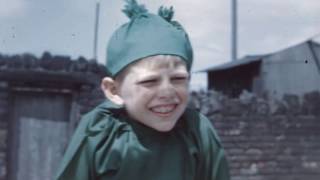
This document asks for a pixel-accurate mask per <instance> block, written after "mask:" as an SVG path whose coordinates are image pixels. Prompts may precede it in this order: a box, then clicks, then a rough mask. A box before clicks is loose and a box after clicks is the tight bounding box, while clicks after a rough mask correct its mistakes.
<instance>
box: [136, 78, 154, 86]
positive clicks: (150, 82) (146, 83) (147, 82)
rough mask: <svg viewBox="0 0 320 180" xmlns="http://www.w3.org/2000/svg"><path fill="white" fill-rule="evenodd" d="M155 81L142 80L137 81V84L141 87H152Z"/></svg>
mask: <svg viewBox="0 0 320 180" xmlns="http://www.w3.org/2000/svg"><path fill="white" fill-rule="evenodd" d="M157 81H158V80H157V79H146V80H142V81H139V82H138V84H141V85H152V84H155V83H157Z"/></svg>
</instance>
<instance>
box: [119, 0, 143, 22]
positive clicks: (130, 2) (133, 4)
mask: <svg viewBox="0 0 320 180" xmlns="http://www.w3.org/2000/svg"><path fill="white" fill-rule="evenodd" d="M125 1H126V3H127V4H126V5H125V7H124V9H123V10H122V12H124V13H125V14H126V15H127V16H128V17H129V18H130V19H133V18H135V17H137V16H139V15H141V14H145V13H147V12H148V10H147V9H146V8H145V6H144V5H143V4H138V3H137V1H136V0H125Z"/></svg>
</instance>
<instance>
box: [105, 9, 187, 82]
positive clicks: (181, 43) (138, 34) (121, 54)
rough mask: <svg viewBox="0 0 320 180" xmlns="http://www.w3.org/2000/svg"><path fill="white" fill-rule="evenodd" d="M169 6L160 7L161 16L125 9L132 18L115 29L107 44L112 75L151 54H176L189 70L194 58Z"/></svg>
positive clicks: (185, 35)
mask: <svg viewBox="0 0 320 180" xmlns="http://www.w3.org/2000/svg"><path fill="white" fill-rule="evenodd" d="M170 10H172V8H171V9H169V10H168V9H163V8H162V7H161V8H160V10H159V14H160V15H161V16H159V15H155V14H151V13H148V12H146V10H145V11H144V10H142V11H139V12H138V13H136V14H135V12H133V13H132V10H131V11H129V12H126V10H124V12H125V13H126V14H127V15H128V14H129V15H128V16H129V17H130V18H131V20H130V22H128V23H126V24H124V25H122V26H121V27H120V28H119V29H117V30H116V31H115V32H114V34H113V35H112V37H111V39H110V41H109V44H108V47H107V63H106V64H107V69H108V71H109V72H110V74H111V76H112V77H115V76H116V75H117V74H118V73H119V72H120V71H121V70H123V69H124V68H125V67H127V66H128V65H129V64H131V63H133V62H135V61H137V60H140V59H142V58H146V57H149V56H154V55H176V56H179V57H181V58H182V59H183V60H184V61H185V62H186V64H187V68H188V70H189V71H190V69H191V65H192V60H193V51H192V47H191V43H190V41H189V38H188V35H187V33H186V32H185V31H184V29H183V28H182V26H181V25H180V24H179V23H178V22H176V21H171V18H172V16H173V11H172V12H170ZM168 12H169V13H168ZM162 16H163V17H162Z"/></svg>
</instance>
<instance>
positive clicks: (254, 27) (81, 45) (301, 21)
mask: <svg viewBox="0 0 320 180" xmlns="http://www.w3.org/2000/svg"><path fill="white" fill-rule="evenodd" d="M138 2H140V3H143V4H145V6H146V7H147V9H149V11H150V12H154V13H156V12H157V8H158V7H159V6H160V5H168V6H170V5H172V6H174V9H175V17H174V19H175V20H178V21H179V22H180V23H181V24H182V25H183V26H184V27H185V29H186V30H187V32H188V33H189V36H190V38H191V41H192V44H193V47H194V53H195V60H194V67H193V70H194V71H197V70H200V69H205V68H208V67H212V66H215V65H218V64H221V63H225V62H228V61H229V60H230V14H231V12H230V3H231V0H149V1H147V0H139V1H138ZM95 3H96V1H94V0H81V1H79V0H54V1H52V0H0V53H1V54H21V53H32V54H35V55H37V56H41V55H42V53H43V52H44V51H49V52H51V53H52V54H54V55H70V56H71V57H72V58H78V57H79V56H84V57H86V58H92V57H93V32H94V29H93V27H94V10H95ZM123 5H124V2H123V1H122V0H101V8H100V28H99V43H98V61H99V62H101V63H104V61H105V51H106V45H107V41H108V39H109V37H110V36H111V33H112V32H113V31H114V30H115V29H116V28H117V27H119V26H120V25H121V24H123V23H125V22H127V21H128V19H127V18H126V17H125V15H124V14H123V13H122V12H121V9H122V8H123ZM238 23H239V24H238V28H239V32H238V34H239V39H238V43H239V44H238V48H239V49H238V56H239V57H242V56H244V55H246V54H264V53H270V52H273V51H277V50H279V49H282V48H285V47H288V46H290V45H293V44H296V43H298V42H301V41H303V40H306V39H307V38H310V37H312V36H314V35H316V34H318V33H320V1H319V0H238ZM199 87H204V88H205V87H206V76H205V74H204V73H202V74H201V73H200V74H199V73H197V74H194V75H193V79H192V88H193V89H196V88H199Z"/></svg>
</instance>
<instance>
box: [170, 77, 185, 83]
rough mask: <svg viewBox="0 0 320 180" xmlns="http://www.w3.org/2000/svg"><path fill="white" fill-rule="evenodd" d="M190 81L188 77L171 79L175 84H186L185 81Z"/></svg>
mask: <svg viewBox="0 0 320 180" xmlns="http://www.w3.org/2000/svg"><path fill="white" fill-rule="evenodd" d="M187 80H188V77H186V76H181V77H180V76H178V77H172V78H171V81H173V82H185V81H187Z"/></svg>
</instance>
